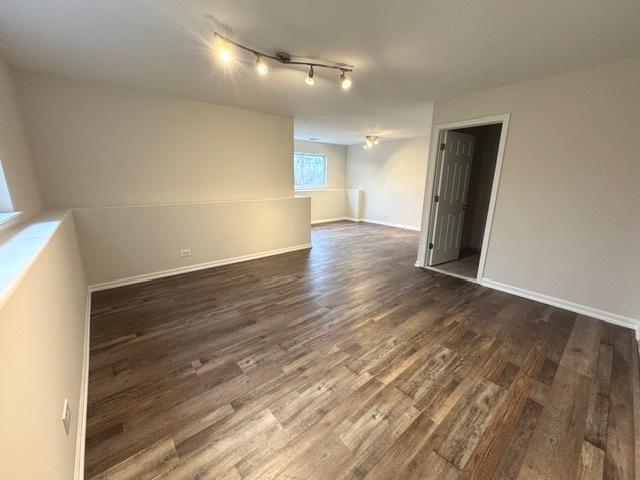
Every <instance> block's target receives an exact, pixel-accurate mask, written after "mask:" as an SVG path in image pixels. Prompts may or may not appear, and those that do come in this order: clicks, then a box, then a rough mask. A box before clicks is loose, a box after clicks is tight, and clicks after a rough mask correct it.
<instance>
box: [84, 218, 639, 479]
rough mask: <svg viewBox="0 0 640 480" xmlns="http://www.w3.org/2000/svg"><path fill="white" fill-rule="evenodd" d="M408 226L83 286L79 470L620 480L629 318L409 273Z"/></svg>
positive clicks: (626, 435) (349, 229)
mask: <svg viewBox="0 0 640 480" xmlns="http://www.w3.org/2000/svg"><path fill="white" fill-rule="evenodd" d="M417 241H418V234H417V233H415V232H409V231H405V230H399V229H394V228H389V227H383V226H377V225H368V224H355V223H348V222H340V223H333V224H326V225H323V226H317V227H314V228H313V245H314V247H313V249H312V250H311V251H300V252H295V253H290V254H285V255H279V256H274V257H269V258H264V259H260V260H254V261H250V262H245V263H241V264H235V265H229V266H224V267H219V268H214V269H210V270H203V271H199V272H194V273H189V274H184V275H179V276H174V277H170V278H165V279H161V280H156V281H152V282H148V283H144V284H140V285H135V286H130V287H123V288H118V289H114V290H109V291H104V292H100V293H95V294H94V295H93V309H92V317H91V360H90V383H89V413H88V431H87V444H86V478H87V479H91V478H99V479H102V478H109V479H136V480H140V479H160V478H169V479H260V480H266V479H272V478H280V479H305V480H307V479H330V480H339V479H362V478H366V479H367V480H371V479H470V478H474V479H481V480H484V479H492V478H496V479H510V478H519V479H534V478H535V479H558V480H570V479H574V478H581V479H595V478H606V479H632V478H635V475H636V467H635V465H636V460H635V455H636V450H635V448H636V445H635V437H636V432H635V429H634V402H635V405H636V407H635V408H636V411H635V415H636V416H637V415H638V413H639V412H638V411H637V409H638V408H639V407H638V406H637V405H638V404H639V403H638V397H639V396H640V391H639V387H638V351H637V345H636V343H635V339H634V336H633V333H632V331H630V330H627V329H623V328H619V327H616V326H612V325H608V324H605V323H603V322H600V321H598V320H594V319H592V318H588V317H585V316H581V315H576V314H574V313H571V312H567V311H564V310H560V309H558V308H553V307H549V306H546V305H543V304H540V303H536V302H533V301H530V300H526V299H522V298H519V297H515V296H511V295H508V294H505V293H502V292H498V291H494V290H490V289H487V288H484V287H480V286H477V285H475V284H473V283H469V282H467V281H464V280H460V279H457V278H453V277H450V276H446V275H443V274H440V273H437V272H433V271H426V270H421V269H418V268H415V267H414V262H415V255H416V248H417Z"/></svg>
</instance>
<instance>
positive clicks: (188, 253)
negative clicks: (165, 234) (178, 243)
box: [180, 248, 191, 257]
mask: <svg viewBox="0 0 640 480" xmlns="http://www.w3.org/2000/svg"><path fill="white" fill-rule="evenodd" d="M180 256H181V257H190V256H191V249H190V248H183V249H182V250H180Z"/></svg>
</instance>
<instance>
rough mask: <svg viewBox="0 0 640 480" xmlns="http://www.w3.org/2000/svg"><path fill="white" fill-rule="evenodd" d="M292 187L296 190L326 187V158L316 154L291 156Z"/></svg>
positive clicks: (295, 154) (298, 153) (297, 153)
mask: <svg viewBox="0 0 640 480" xmlns="http://www.w3.org/2000/svg"><path fill="white" fill-rule="evenodd" d="M293 174H294V187H295V189H296V190H305V189H312V188H325V187H326V186H327V156H326V155H322V154H318V153H300V152H296V153H294V154H293Z"/></svg>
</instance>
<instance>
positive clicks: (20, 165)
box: [0, 59, 42, 218]
mask: <svg viewBox="0 0 640 480" xmlns="http://www.w3.org/2000/svg"><path fill="white" fill-rule="evenodd" d="M0 165H1V167H2V168H1V169H0V170H1V171H0V212H2V211H13V210H16V211H22V212H23V215H24V218H27V217H30V216H32V215H34V214H36V213H38V212H39V211H40V210H41V209H42V205H41V201H40V192H39V190H38V185H37V181H36V176H35V171H34V168H33V165H32V162H31V157H30V153H29V148H28V146H27V142H26V139H25V134H24V131H23V125H22V118H21V115H20V111H19V108H18V104H17V100H16V96H15V91H14V85H13V79H12V77H11V75H10V73H9V70H8V68H7V66H6V64H5V63H4V61H3V60H2V59H0ZM7 192H8V193H9V195H7Z"/></svg>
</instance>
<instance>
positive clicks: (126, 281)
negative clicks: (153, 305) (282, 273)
mask: <svg viewBox="0 0 640 480" xmlns="http://www.w3.org/2000/svg"><path fill="white" fill-rule="evenodd" d="M307 248H311V244H310V243H303V244H301V245H294V246H293V247H285V248H278V249H276V250H267V251H265V252H257V253H250V254H248V255H241V256H239V257H231V258H223V259H220V260H214V261H212V262H205V263H198V264H196V265H189V266H186V267H178V268H171V269H168V270H160V271H158V272H152V273H145V274H142V275H134V276H132V277H125V278H119V279H117V280H112V281H109V282H104V283H98V284H95V285H89V291H91V292H99V291H101V290H108V289H110V288H117V287H124V286H126V285H135V284H136V283H143V282H148V281H149V280H155V279H156V278H164V277H170V276H172V275H180V274H181V273H188V272H195V271H197V270H204V269H207V268H213V267H220V266H222V265H229V264H231V263H240V262H246V261H247V260H255V259H257V258H263V257H270V256H272V255H280V254H282V253H288V252H295V251H297V250H305V249H307Z"/></svg>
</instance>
